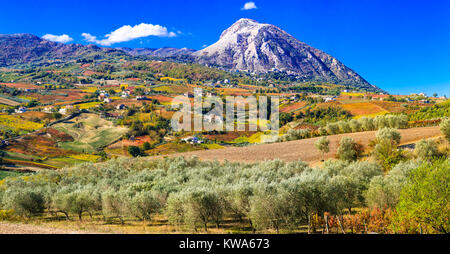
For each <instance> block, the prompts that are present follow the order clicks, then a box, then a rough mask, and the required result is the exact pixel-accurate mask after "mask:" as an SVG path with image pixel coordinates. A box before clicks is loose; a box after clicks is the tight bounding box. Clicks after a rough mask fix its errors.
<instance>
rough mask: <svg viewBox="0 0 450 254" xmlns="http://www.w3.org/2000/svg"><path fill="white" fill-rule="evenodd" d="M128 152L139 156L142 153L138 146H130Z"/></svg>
mask: <svg viewBox="0 0 450 254" xmlns="http://www.w3.org/2000/svg"><path fill="white" fill-rule="evenodd" d="M128 153H129V154H130V155H131V156H133V157H138V156H139V155H142V151H141V149H140V148H139V147H138V146H129V147H128Z"/></svg>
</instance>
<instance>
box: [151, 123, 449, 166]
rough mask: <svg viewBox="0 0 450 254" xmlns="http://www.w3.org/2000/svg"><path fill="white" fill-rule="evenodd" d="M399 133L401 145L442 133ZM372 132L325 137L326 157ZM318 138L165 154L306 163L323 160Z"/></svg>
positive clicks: (426, 130) (428, 129) (425, 129)
mask: <svg viewBox="0 0 450 254" xmlns="http://www.w3.org/2000/svg"><path fill="white" fill-rule="evenodd" d="M399 132H400V134H401V135H402V139H401V144H408V143H412V142H415V141H418V140H420V139H422V138H431V137H436V136H439V135H441V132H440V130H439V126H433V127H421V128H412V129H405V130H399ZM375 133H376V131H368V132H358V133H347V134H339V135H332V136H328V138H329V140H330V152H329V153H328V154H327V155H326V156H325V159H327V158H332V157H334V155H335V153H336V150H337V147H338V144H339V141H340V140H341V138H342V137H352V138H353V139H354V140H355V141H356V142H359V143H361V144H363V145H364V146H365V147H367V145H368V144H369V141H370V140H373V139H375ZM317 139H318V138H310V139H302V140H294V141H289V142H282V143H273V144H261V145H251V146H246V147H231V148H224V149H217V150H202V151H194V152H186V153H178V154H171V155H168V156H170V157H174V156H180V155H182V156H185V157H192V156H197V157H199V158H200V159H203V160H218V161H223V160H224V159H227V160H228V161H234V162H256V161H264V160H272V159H282V160H284V161H295V160H303V161H305V162H308V163H313V162H317V161H320V160H321V159H322V154H321V153H320V152H319V151H318V150H317V149H316V148H315V147H314V142H315V141H316V140H317ZM158 157H162V156H158Z"/></svg>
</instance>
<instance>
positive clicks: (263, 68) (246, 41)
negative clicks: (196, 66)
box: [193, 18, 373, 88]
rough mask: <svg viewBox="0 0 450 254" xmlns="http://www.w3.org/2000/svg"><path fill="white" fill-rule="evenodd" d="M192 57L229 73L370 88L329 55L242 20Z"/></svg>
mask: <svg viewBox="0 0 450 254" xmlns="http://www.w3.org/2000/svg"><path fill="white" fill-rule="evenodd" d="M193 55H194V57H196V59H197V61H198V62H199V63H202V64H208V65H215V66H221V67H224V68H227V69H230V70H232V71H237V70H238V71H248V72H253V73H267V72H270V71H279V72H280V71H281V72H287V73H288V74H294V75H297V76H299V77H301V78H303V79H304V80H317V81H325V82H330V83H339V84H349V85H351V84H357V85H360V86H363V87H371V88H373V86H372V85H370V84H369V83H368V82H367V81H366V80H364V79H363V78H362V77H361V76H359V75H358V74H357V73H355V72H354V71H353V70H351V69H350V68H348V67H346V66H345V65H344V64H342V63H341V62H340V61H338V60H337V59H336V58H334V57H332V56H330V55H329V54H327V53H325V52H323V51H320V50H318V49H316V48H313V47H311V46H309V45H307V44H306V43H303V42H301V41H299V40H297V39H296V38H294V37H293V36H291V35H290V34H288V33H287V32H285V31H283V30H282V29H280V28H279V27H276V26H274V25H271V24H263V23H258V22H257V21H254V20H251V19H246V18H244V19H240V20H238V21H237V22H235V23H234V24H233V25H232V26H230V27H229V28H228V29H226V30H225V31H224V32H223V33H222V34H221V36H220V38H219V40H218V41H217V42H216V43H214V44H212V45H210V46H209V47H207V48H205V49H203V50H200V51H197V52H195V53H194V54H193Z"/></svg>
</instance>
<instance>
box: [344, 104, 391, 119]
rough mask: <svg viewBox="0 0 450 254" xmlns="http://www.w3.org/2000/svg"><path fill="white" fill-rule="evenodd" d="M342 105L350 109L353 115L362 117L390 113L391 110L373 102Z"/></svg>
mask: <svg viewBox="0 0 450 254" xmlns="http://www.w3.org/2000/svg"><path fill="white" fill-rule="evenodd" d="M341 107H342V108H344V109H345V110H348V111H349V112H350V113H351V114H352V115H353V116H355V118H360V117H363V116H377V115H382V114H386V113H389V111H387V110H385V109H383V108H382V107H380V106H378V105H375V104H373V103H372V102H358V103H349V104H342V105H341Z"/></svg>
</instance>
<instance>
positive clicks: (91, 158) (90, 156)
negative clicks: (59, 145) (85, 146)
mask: <svg viewBox="0 0 450 254" xmlns="http://www.w3.org/2000/svg"><path fill="white" fill-rule="evenodd" d="M69 157H70V158H74V159H77V160H82V161H90V162H97V161H98V160H99V159H100V156H98V155H93V154H72V155H70V156H69Z"/></svg>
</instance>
